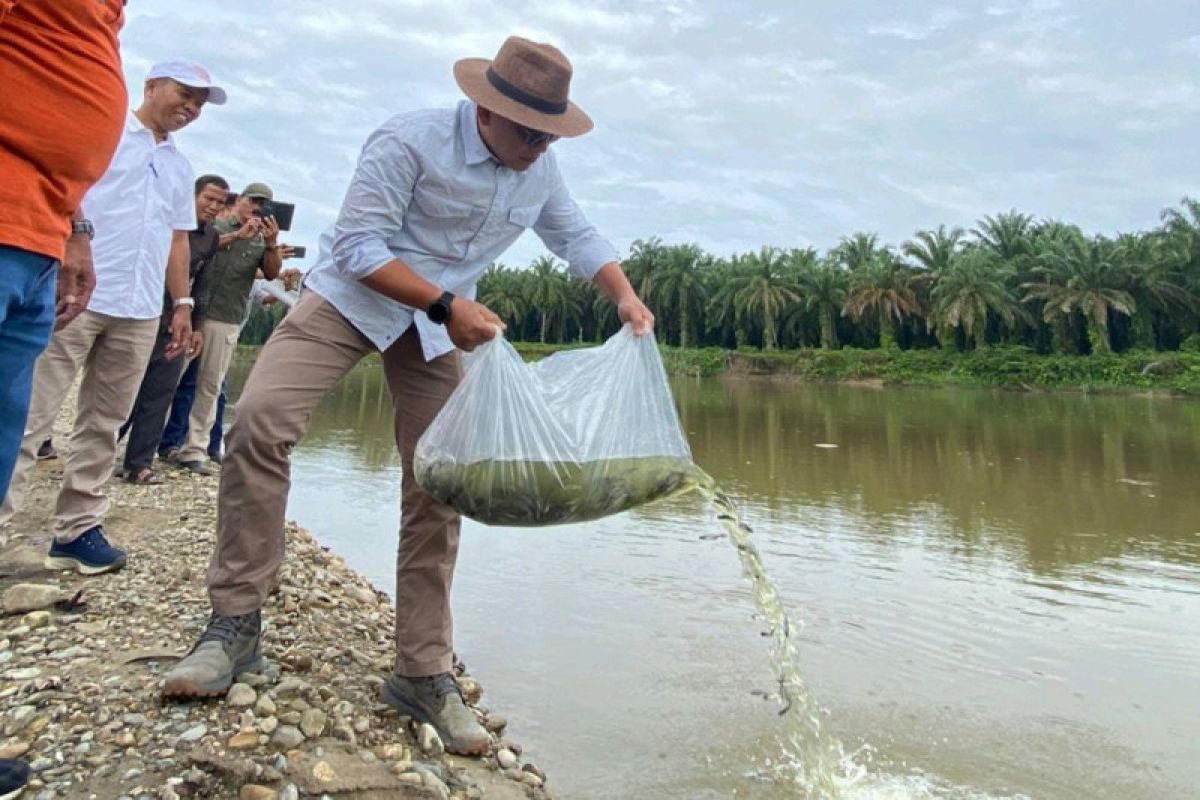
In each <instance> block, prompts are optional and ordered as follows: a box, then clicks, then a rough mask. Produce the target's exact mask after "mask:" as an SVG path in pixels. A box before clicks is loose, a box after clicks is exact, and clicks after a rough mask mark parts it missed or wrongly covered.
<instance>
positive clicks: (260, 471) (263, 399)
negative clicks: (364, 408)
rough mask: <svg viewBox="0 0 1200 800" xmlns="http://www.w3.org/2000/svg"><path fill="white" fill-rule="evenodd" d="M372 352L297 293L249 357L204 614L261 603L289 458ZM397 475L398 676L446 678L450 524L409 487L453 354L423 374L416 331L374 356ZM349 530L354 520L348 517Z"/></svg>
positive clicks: (324, 306) (453, 524) (454, 362)
mask: <svg viewBox="0 0 1200 800" xmlns="http://www.w3.org/2000/svg"><path fill="white" fill-rule="evenodd" d="M372 352H376V350H375V347H374V345H372V344H371V342H370V341H369V340H368V339H367V338H366V337H365V336H363V335H362V334H361V333H359V332H358V330H357V329H356V328H354V327H353V326H352V325H351V324H350V323H349V322H348V321H347V320H346V318H345V317H343V316H342V315H341V314H340V313H339V312H338V311H337V309H335V308H334V307H333V306H332V305H330V304H329V303H328V302H326V301H325V300H324V299H323V298H322V297H321V296H320V295H317V294H315V293H314V292H312V291H306V292H305V293H304V295H303V296H302V297H301V298H300V301H299V302H298V303H297V304H296V307H295V308H293V309H292V310H291V312H289V313H288V315H287V316H286V317H285V318H284V320H283V322H282V323H281V324H280V325H279V327H278V328H277V329H276V330H275V332H274V334H273V335H272V336H271V339H270V340H269V341H268V342H267V344H266V346H265V347H264V348H263V349H262V352H261V353H260V354H259V356H258V360H257V362H255V364H254V369H253V370H252V371H251V373H250V377H249V379H248V380H247V382H246V387H245V389H244V390H243V392H242V395H241V398H240V399H239V400H238V403H237V408H236V410H235V414H234V416H235V421H234V424H233V427H232V428H231V429H230V431H229V437H228V440H227V447H226V453H225V457H224V459H223V461H222V465H221V490H220V496H219V498H218V501H217V509H218V510H217V547H216V550H215V552H214V553H213V557H212V561H211V563H210V564H209V567H208V591H209V596H210V597H211V599H212V605H213V610H214V611H215V612H216V613H218V614H222V615H229V616H232V615H239V614H247V613H250V612H252V611H254V610H255V609H258V608H261V607H262V606H263V604H264V602H265V601H266V598H267V593H268V592H269V591H270V589H271V586H272V583H273V581H274V579H275V576H276V573H277V572H278V571H279V567H280V565H281V564H282V562H283V550H284V536H283V524H284V512H285V509H286V506H287V495H288V488H289V486H290V480H289V457H290V455H291V452H292V448H293V447H295V445H296V443H297V442H299V441H300V439H301V438H302V437H303V436H304V434H305V432H306V431H307V429H308V424H309V420H310V419H311V418H312V412H313V410H314V409H315V408H316V406H317V403H318V402H320V400H321V398H322V397H324V396H325V394H326V393H328V392H329V390H330V389H332V388H333V386H334V384H336V383H337V382H338V380H340V379H341V378H342V376H343V375H345V374H346V373H347V372H349V371H350V370H351V369H352V368H353V367H354V365H355V364H357V363H358V362H359V361H360V360H361V359H362V358H363V357H364V356H366V355H367V354H368V353H372ZM383 369H384V374H385V376H386V377H387V382H388V388H389V389H390V390H391V395H392V410H393V414H394V416H395V435H396V444H397V446H398V447H399V448H400V456H401V464H402V467H403V471H404V473H403V481H402V486H401V492H402V511H401V522H400V547H399V554H398V556H397V559H396V671H397V672H398V673H400V674H401V675H406V676H409V677H420V676H425V675H434V674H437V673H439V672H445V671H447V670H449V669H450V668H451V660H452V658H453V625H452V621H451V617H450V585H451V581H452V579H453V576H454V563H455V560H456V558H457V556H458V535H459V516H458V514H457V513H456V512H455V511H454V510H453V509H451V508H450V507H449V506H446V505H443V504H442V503H439V502H438V501H436V500H434V499H433V497H431V496H430V495H429V494H427V493H426V492H425V491H424V490H422V489H421V488H420V487H419V486H417V483H416V481H415V480H414V478H413V469H412V458H413V449H414V448H415V447H416V443H417V439H419V438H420V436H421V434H422V433H423V432H424V431H425V428H426V427H428V425H429V423H430V422H432V421H433V418H434V417H435V416H436V415H437V413H438V411H439V410H440V409H441V407H442V405H443V404H444V403H445V401H446V398H448V397H449V396H450V393H451V392H452V391H453V390H454V387H455V386H457V385H458V381H459V377H460V375H461V368H460V362H459V357H458V353H457V351H456V352H453V353H450V354H447V355H445V356H442V357H440V358H437V359H434V360H433V361H429V362H426V361H425V358H424V356H423V355H422V353H421V342H420V339H419V338H418V335H417V329H416V326H413V327H410V328H409V329H408V331H406V332H405V333H404V335H403V336H401V337H400V339H398V340H397V341H396V342H395V344H393V345H392V346H391V347H389V348H388V349H387V351H386V352H384V353H383ZM346 515H347V518H348V519H349V518H350V517H352V516H353V515H354V509H353V508H350V507H347V508H346Z"/></svg>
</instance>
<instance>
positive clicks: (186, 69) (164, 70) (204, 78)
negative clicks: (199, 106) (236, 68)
mask: <svg viewBox="0 0 1200 800" xmlns="http://www.w3.org/2000/svg"><path fill="white" fill-rule="evenodd" d="M155 78H170V79H171V80H173V81H176V82H177V83H182V84H183V85H184V86H191V87H192V88H193V89H208V102H210V103H212V104H213V105H214V106H223V105H225V100H226V95H225V90H224V89H222V88H221V87H220V86H217V85H216V84H215V83H213V82H212V76H211V75H209V74H208V70H206V69H205V68H204V67H202V66H200V65H199V64H197V63H196V62H195V61H188V60H187V59H186V58H174V59H171V60H170V61H160V62H158V63H157V64H155V65H154V66H153V67H151V68H150V72H149V73H147V75H146V80H148V81H149V80H153V79H155Z"/></svg>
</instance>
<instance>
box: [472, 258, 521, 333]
mask: <svg viewBox="0 0 1200 800" xmlns="http://www.w3.org/2000/svg"><path fill="white" fill-rule="evenodd" d="M476 297H477V299H478V300H479V302H480V303H483V304H484V305H485V306H487V307H488V308H490V309H491V310H492V311H494V312H496V315H497V316H499V317H500V319H502V320H504V322H505V323H507V324H508V326H509V330H510V331H513V332H514V333H515V332H516V330H517V328H518V326H519V325H520V323H521V320H522V319H524V317H525V314H526V313H527V312H528V311H529V299H528V298H527V297H526V296H525V287H524V285H523V282H522V280H521V278H520V274H519V273H518V272H517V271H516V270H512V269H509V268H508V267H506V266H504V265H503V264H492V265H491V266H490V267H488V268H487V271H486V272H484V273H483V275H482V276H481V277H480V279H479V288H478V292H477V294H476Z"/></svg>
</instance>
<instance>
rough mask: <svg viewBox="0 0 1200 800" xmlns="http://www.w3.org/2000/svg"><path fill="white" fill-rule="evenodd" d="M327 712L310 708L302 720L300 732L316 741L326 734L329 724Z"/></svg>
mask: <svg viewBox="0 0 1200 800" xmlns="http://www.w3.org/2000/svg"><path fill="white" fill-rule="evenodd" d="M327 721H328V720H327V718H326V716H325V712H324V711H321V710H320V709H318V708H310V709H309V710H308V711H305V712H304V715H303V716H302V717H301V718H300V730H301V732H302V733H303V734H304V735H305V736H306V737H307V738H309V739H316V738H318V737H320V735H321V734H322V733H324V732H325V724H326V722H327Z"/></svg>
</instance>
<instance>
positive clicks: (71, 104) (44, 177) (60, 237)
mask: <svg viewBox="0 0 1200 800" xmlns="http://www.w3.org/2000/svg"><path fill="white" fill-rule="evenodd" d="M124 22H125V10H124V6H123V4H122V0H0V245H10V246H12V247H19V248H21V249H22V250H29V251H31V252H34V253H39V254H42V255H47V256H50V257H52V258H57V259H59V260H61V259H62V257H63V249H64V247H65V245H66V240H67V237H68V236H69V235H70V232H71V214H72V213H74V212H75V210H76V209H77V208H78V207H79V201H80V200H81V199H82V198H83V195H84V192H86V191H87V190H88V188H89V187H91V185H92V184H93V183H95V182H96V181H97V180H98V179H99V178H100V176H101V175H103V174H104V170H105V169H107V168H108V162H109V161H110V160H111V159H112V156H113V152H114V151H115V150H116V148H117V142H118V141H119V140H120V138H121V130H122V127H123V125H124V122H125V114H126V112H127V104H128V98H127V96H126V93H125V79H124V77H123V76H122V74H121V56H120V53H119V51H118V42H117V33H118V31H120V29H121V25H122V24H124Z"/></svg>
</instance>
